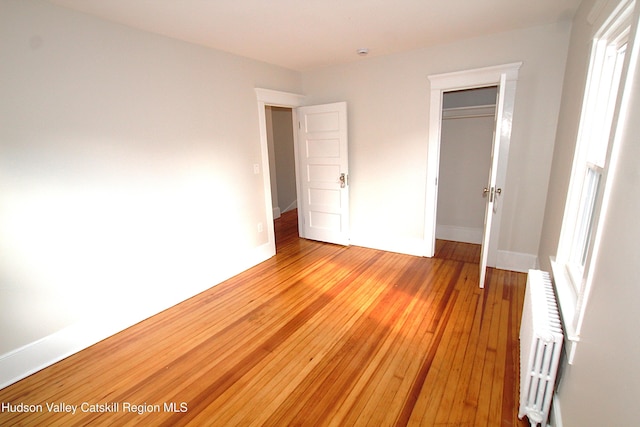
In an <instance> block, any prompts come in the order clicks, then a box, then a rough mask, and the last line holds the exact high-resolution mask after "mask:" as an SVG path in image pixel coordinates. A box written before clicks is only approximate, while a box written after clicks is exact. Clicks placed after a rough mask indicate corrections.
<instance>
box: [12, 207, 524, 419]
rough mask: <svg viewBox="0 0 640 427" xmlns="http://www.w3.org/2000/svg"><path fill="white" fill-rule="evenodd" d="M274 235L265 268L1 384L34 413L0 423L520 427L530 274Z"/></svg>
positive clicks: (287, 226) (286, 230) (291, 230)
mask: <svg viewBox="0 0 640 427" xmlns="http://www.w3.org/2000/svg"><path fill="white" fill-rule="evenodd" d="M276 232H277V236H278V237H277V245H278V250H277V255H276V256H275V257H273V258H272V259H270V260H268V261H266V262H264V263H262V264H260V265H258V266H256V267H254V268H253V269H251V270H249V271H247V272H245V273H242V274H241V275H239V276H237V277H235V278H232V279H230V280H228V281H226V282H224V283H222V284H220V285H218V286H215V287H213V288H211V289H209V290H207V291H206V292H204V293H202V294H200V295H198V296H196V297H194V298H191V299H190V300H188V301H185V302H184V303H182V304H179V305H177V306H175V307H173V308H171V309H169V310H166V311H164V312H162V313H160V314H158V315H156V316H154V317H152V318H150V319H148V320H146V321H144V322H141V323H139V324H137V325H135V326H133V327H131V328H129V329H127V330H126V331H123V332H121V333H119V334H117V335H115V336H113V337H111V338H108V339H106V340H104V341H102V342H100V343H98V344H96V345H94V346H92V347H90V348H88V349H86V350H84V351H82V352H80V353H77V354H74V355H73V356H70V357H69V358H67V359H65V360H63V361H61V362H59V363H57V364H56V365H53V366H51V367H49V368H47V369H44V370H42V371H40V372H38V373H36V374H34V375H32V376H30V377H28V378H26V379H24V380H22V381H20V382H18V383H16V384H13V385H11V386H9V387H7V388H5V389H3V390H0V403H3V402H4V403H10V404H12V405H18V404H20V403H23V404H29V405H42V411H40V412H35V413H14V412H9V411H4V412H1V413H0V425H85V424H89V423H90V424H96V425H99V424H109V425H124V424H130V425H133V424H147V425H148V424H152V425H167V426H169V425H186V424H192V425H202V424H206V425H216V426H227V425H229V426H233V425H241V426H249V425H269V426H284V425H303V426H316V425H335V426H356V425H361V426H365V425H366V426H391V425H397V426H400V425H423V426H500V425H502V426H513V425H521V426H525V425H528V423H525V422H522V421H519V420H518V419H517V403H518V402H517V396H518V378H519V377H518V328H519V319H520V314H521V311H522V303H523V299H524V286H525V280H526V277H525V275H524V274H521V273H513V272H508V271H501V270H493V269H491V270H490V272H489V273H488V280H487V286H486V288H485V289H484V290H480V289H479V288H478V287H477V280H478V265H477V261H476V263H472V262H464V261H460V260H455V258H456V257H457V256H458V255H456V250H455V246H456V245H455V244H449V243H446V242H441V243H439V248H441V249H442V248H449V249H447V250H446V251H440V252H441V253H439V256H440V257H436V258H431V259H428V258H419V257H412V256H406V255H400V254H395V253H388V252H381V251H376V250H372V249H365V248H360V247H353V246H352V247H341V246H335V245H330V244H324V243H319V242H313V241H308V240H302V239H298V238H297V227H296V224H295V212H294V213H293V214H288V215H286V214H285V215H284V216H283V218H282V219H281V220H279V221H278V222H277V231H276ZM469 249H471V248H463V250H462V252H464V251H468V250H469ZM465 256H468V254H467V255H465ZM60 402H64V404H68V405H78V408H77V412H76V413H75V414H64V413H55V412H51V411H49V409H48V408H47V404H54V403H60ZM172 402H173V403H174V404H175V405H174V406H171V404H172ZM83 403H85V406H84V407H82V405H83ZM114 404H117V406H114ZM88 405H103V406H88ZM109 405H111V406H109ZM131 405H139V406H138V407H133V406H131ZM156 405H157V406H156ZM83 409H84V410H85V411H83ZM91 409H93V410H96V411H98V412H88V411H87V410H91ZM106 409H111V410H112V411H111V412H104V411H105V410H106ZM145 410H146V411H145ZM180 411H183V412H180Z"/></svg>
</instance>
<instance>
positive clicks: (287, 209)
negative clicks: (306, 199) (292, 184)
mask: <svg viewBox="0 0 640 427" xmlns="http://www.w3.org/2000/svg"><path fill="white" fill-rule="evenodd" d="M297 208H298V199H296V200H294V201H293V202H291V204H290V205H289V206H287V207H286V208H284V210H283V211H282V212H289V211H290V210H292V209H297Z"/></svg>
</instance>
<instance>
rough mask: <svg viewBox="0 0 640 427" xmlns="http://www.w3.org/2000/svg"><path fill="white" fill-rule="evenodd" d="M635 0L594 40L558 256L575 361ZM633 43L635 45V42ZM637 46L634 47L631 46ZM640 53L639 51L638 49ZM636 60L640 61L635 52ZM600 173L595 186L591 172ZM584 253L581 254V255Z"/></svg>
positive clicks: (620, 113) (611, 162)
mask: <svg viewBox="0 0 640 427" xmlns="http://www.w3.org/2000/svg"><path fill="white" fill-rule="evenodd" d="M636 15H637V14H636V13H635V0H623V1H621V2H620V3H619V4H618V5H617V7H616V8H615V9H614V10H613V11H612V12H611V13H610V14H609V15H607V16H605V19H604V21H603V23H602V24H601V25H600V26H599V30H598V31H597V32H596V33H595V35H594V37H593V41H592V47H591V56H590V61H589V69H588V75H587V83H586V85H585V93H584V98H583V105H582V111H581V115H580V122H579V128H578V137H577V142H576V148H575V154H574V159H573V165H572V170H571V175H570V182H569V189H568V193H567V201H566V205H565V210H564V215H563V221H562V228H561V232H560V239H559V242H558V251H557V256H556V258H555V259H554V258H552V260H551V265H552V269H553V275H554V281H555V284H556V291H557V294H558V299H559V302H560V308H561V312H562V317H563V323H564V326H565V331H566V335H567V338H568V339H569V344H570V345H569V348H568V352H567V354H568V359H569V363H572V361H573V357H574V355H575V348H576V344H577V342H579V341H580V330H581V326H582V321H583V318H584V312H585V307H586V302H587V300H588V296H589V292H590V289H591V282H592V276H593V263H592V260H593V259H595V258H596V257H597V252H598V242H599V239H600V229H601V227H600V225H601V223H602V220H603V218H604V216H605V215H606V207H607V200H608V194H609V192H610V186H611V183H610V180H609V179H608V176H609V175H610V173H611V171H612V170H613V169H614V168H615V157H616V156H615V147H616V144H615V140H616V136H617V134H618V133H619V132H617V129H618V127H619V126H620V124H621V123H623V122H624V105H625V98H626V97H625V96H624V87H625V80H626V75H627V70H628V68H629V64H630V63H631V56H632V55H631V49H633V50H634V51H635V50H636V48H635V45H636V44H637V43H635V41H633V40H632V39H633V38H635V36H633V37H632V35H631V33H632V31H631V30H632V28H634V27H637V24H636V22H637V16H636ZM632 44H633V45H634V46H632ZM630 47H631V49H630ZM634 53H635V52H634ZM633 56H634V63H635V56H636V55H635V54H634V55H633ZM590 176H591V177H597V179H596V181H597V182H596V185H595V188H594V186H593V185H590V184H593V182H590V181H589V177H590ZM578 255H579V256H578Z"/></svg>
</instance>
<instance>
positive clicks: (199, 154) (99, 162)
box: [0, 0, 301, 384]
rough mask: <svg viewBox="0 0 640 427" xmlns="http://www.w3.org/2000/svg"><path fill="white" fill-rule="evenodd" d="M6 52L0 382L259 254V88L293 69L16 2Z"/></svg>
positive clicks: (290, 84) (1, 33)
mask: <svg viewBox="0 0 640 427" xmlns="http://www.w3.org/2000/svg"><path fill="white" fill-rule="evenodd" d="M0 58H2V60H1V61H0V76H2V77H1V78H0V253H1V254H2V256H0V316H1V317H0V336H2V340H0V355H2V354H4V355H5V356H6V357H3V356H0V372H2V374H3V375H2V378H0V384H2V383H3V382H5V381H7V380H8V379H10V378H8V376H10V375H12V372H13V370H15V371H20V370H23V371H24V370H27V371H28V370H29V369H33V368H34V367H35V366H36V365H38V364H39V363H40V364H46V363H49V362H50V361H51V360H53V359H55V358H56V357H60V356H61V355H64V353H68V352H72V351H75V350H78V349H80V348H82V347H83V346H86V345H88V344H90V343H91V342H92V341H94V340H95V339H100V338H102V337H103V336H106V335H109V334H110V333H113V332H115V331H117V330H120V329H122V328H124V327H125V326H128V325H129V324H131V323H133V322H136V321H139V320H141V318H144V317H146V316H148V315H151V314H154V313H155V312H157V311H159V310H160V309H163V308H166V307H168V306H171V305H173V304H175V303H177V302H179V301H180V300H182V299H184V298H186V297H189V296H191V295H193V294H195V293H197V292H199V291H202V290H204V289H206V288H208V287H210V286H212V285H215V284H216V283H218V282H219V281H220V280H222V279H224V278H226V277H228V276H230V275H233V274H236V273H238V272H239V271H241V270H243V269H245V268H247V267H249V266H250V265H253V264H255V263H257V262H258V261H260V260H261V259H264V256H265V254H264V251H263V248H264V247H265V243H266V242H267V234H266V231H263V232H262V233H259V232H258V231H257V224H258V223H259V222H262V223H264V222H265V221H266V218H267V214H266V211H265V210H266V209H265V194H264V183H263V176H262V174H259V175H255V174H254V172H253V164H254V163H261V158H260V156H261V154H260V142H259V141H260V139H259V129H258V114H257V113H258V111H257V102H256V95H255V91H254V88H255V87H269V88H273V89H277V90H283V91H289V92H300V90H301V80H300V75H299V73H296V72H293V71H288V70H285V69H282V68H278V67H274V66H270V65H267V64H263V63H258V62H255V61H251V60H247V59H243V58H240V57H235V56H232V55H228V54H225V53H221V52H217V51H213V50H209V49H206V48H202V47H197V46H193V45H189V44H186V43H182V42H178V41H174V40H171V39H167V38H163V37H160V36H156V35H151V34H147V33H143V32H139V31H136V30H133V29H130V28H128V27H124V26H120V25H116V24H112V23H108V22H105V21H101V20H98V19H95V18H92V17H89V16H86V15H83V14H80V13H77V12H72V11H69V10H65V9H62V8H59V7H56V6H53V5H51V4H49V3H46V2H41V1H26V0H24V1H18V0H8V1H2V2H1V3H0ZM60 334H62V335H64V336H65V338H64V339H65V340H67V341H64V343H63V344H64V345H62V346H61V347H60V348H57V349H56V350H55V351H53V353H47V351H49V350H51V349H50V348H49V349H48V350H47V349H44V350H43V347H42V346H43V345H44V346H45V347H46V343H47V342H52V341H55V337H56V336H57V337H60V336H61V335H60ZM83 334H84V335H83ZM40 339H44V341H38V340H40ZM43 343H44V344H43ZM58 344H60V342H58ZM32 345H35V346H36V347H37V346H40V347H38V348H39V349H40V350H39V355H37V356H35V357H34V359H33V360H31V359H29V360H27V359H28V358H25V356H22V359H20V357H15V355H16V354H24V353H25V351H26V352H28V351H29V348H30V346H32ZM21 346H27V347H26V348H23V349H22V353H21V352H18V353H14V354H13V355H10V354H9V355H8V353H10V352H11V351H14V350H16V349H18V348H20V347H21ZM43 351H44V353H43ZM18 359H20V361H19V363H18V364H17V365H15V364H12V363H13V362H15V361H16V360H18ZM45 359H46V360H45ZM16 363H17V362H16ZM9 365H10V366H9ZM10 371H11V372H10Z"/></svg>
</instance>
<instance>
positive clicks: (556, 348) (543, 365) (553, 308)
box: [518, 270, 564, 426]
mask: <svg viewBox="0 0 640 427" xmlns="http://www.w3.org/2000/svg"><path fill="white" fill-rule="evenodd" d="M563 338H564V336H563V333H562V326H561V321H560V315H559V314H558V305H557V304H556V297H555V294H554V293H553V285H552V283H551V278H550V277H549V273H546V272H544V271H540V270H529V274H528V276H527V288H526V291H525V297H524V307H523V309H522V323H521V325H520V409H519V411H518V418H520V419H522V418H523V417H524V416H525V415H526V416H527V418H528V419H529V422H530V424H531V426H534V425H537V424H539V423H541V424H542V425H543V426H545V425H546V423H547V419H548V418H549V409H550V406H551V399H552V397H553V389H554V386H555V382H556V374H557V372H558V364H559V362H560V354H561V351H562V341H563Z"/></svg>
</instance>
